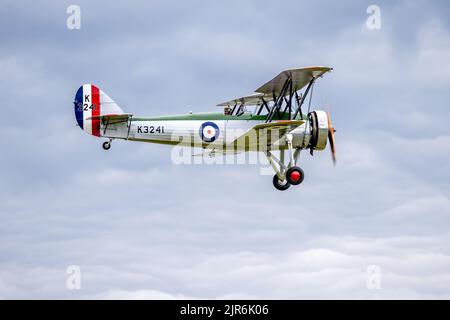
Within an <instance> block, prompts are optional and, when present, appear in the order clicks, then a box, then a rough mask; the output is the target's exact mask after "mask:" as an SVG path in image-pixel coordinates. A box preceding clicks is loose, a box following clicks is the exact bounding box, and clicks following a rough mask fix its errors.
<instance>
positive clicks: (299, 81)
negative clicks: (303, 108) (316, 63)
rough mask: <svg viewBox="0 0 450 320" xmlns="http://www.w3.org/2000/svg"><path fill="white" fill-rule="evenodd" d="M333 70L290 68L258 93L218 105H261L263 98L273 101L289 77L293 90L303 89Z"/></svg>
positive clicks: (259, 89)
mask: <svg viewBox="0 0 450 320" xmlns="http://www.w3.org/2000/svg"><path fill="white" fill-rule="evenodd" d="M331 70H333V68H329V67H307V68H299V69H289V70H285V71H282V72H281V73H280V74H279V75H277V76H276V77H275V78H273V79H272V80H270V81H269V82H267V83H265V84H263V85H262V86H261V87H259V88H258V89H256V90H255V92H256V93H254V94H251V95H249V96H245V97H240V98H236V99H233V100H230V101H226V102H222V103H220V104H218V106H221V107H225V106H233V105H239V104H244V105H261V104H262V103H263V99H264V100H265V101H266V102H270V101H273V97H274V95H275V96H278V95H279V94H280V93H281V91H282V90H283V85H284V84H285V82H286V81H287V79H289V78H291V79H292V92H295V91H298V90H301V89H302V88H303V87H304V86H306V85H307V84H308V83H309V82H310V81H311V80H312V79H314V78H317V77H320V76H322V75H323V74H325V73H327V72H328V71H331ZM289 94H290V92H289V91H286V95H289Z"/></svg>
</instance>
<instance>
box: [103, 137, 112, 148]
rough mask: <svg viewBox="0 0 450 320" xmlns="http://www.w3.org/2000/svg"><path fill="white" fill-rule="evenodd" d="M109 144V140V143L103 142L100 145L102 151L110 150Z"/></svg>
mask: <svg viewBox="0 0 450 320" xmlns="http://www.w3.org/2000/svg"><path fill="white" fill-rule="evenodd" d="M111 142H112V139H110V140H109V141H105V142H103V144H102V147H103V150H109V149H111Z"/></svg>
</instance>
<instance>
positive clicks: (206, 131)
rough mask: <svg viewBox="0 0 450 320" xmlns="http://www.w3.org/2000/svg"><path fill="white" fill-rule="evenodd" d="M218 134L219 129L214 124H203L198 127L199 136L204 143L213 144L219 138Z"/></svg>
mask: <svg viewBox="0 0 450 320" xmlns="http://www.w3.org/2000/svg"><path fill="white" fill-rule="evenodd" d="M219 133H220V130H219V127H218V126H217V124H215V123H214V122H210V121H208V122H204V123H203V124H202V125H201V126H200V130H199V134H200V138H202V140H203V141H204V142H214V141H215V140H216V139H217V138H218V137H219Z"/></svg>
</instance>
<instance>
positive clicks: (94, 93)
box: [74, 84, 124, 137]
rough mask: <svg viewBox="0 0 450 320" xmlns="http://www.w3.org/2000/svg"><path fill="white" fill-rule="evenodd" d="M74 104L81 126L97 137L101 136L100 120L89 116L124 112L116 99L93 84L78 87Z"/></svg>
mask: <svg viewBox="0 0 450 320" xmlns="http://www.w3.org/2000/svg"><path fill="white" fill-rule="evenodd" d="M74 104H75V118H76V120H77V123H78V125H79V126H80V128H81V129H83V130H84V131H85V132H86V133H88V134H91V135H93V136H97V137H100V120H99V119H98V118H97V119H95V118H94V119H89V118H91V117H95V116H101V115H106V114H123V113H124V112H123V110H122V109H121V108H120V107H119V106H118V105H117V104H116V103H115V102H114V100H112V99H111V98H110V97H109V96H108V95H107V94H106V93H104V92H103V91H102V90H100V89H99V88H98V87H96V86H94V85H93V84H84V85H82V86H81V87H80V88H79V89H78V91H77V93H76V94H75V102H74Z"/></svg>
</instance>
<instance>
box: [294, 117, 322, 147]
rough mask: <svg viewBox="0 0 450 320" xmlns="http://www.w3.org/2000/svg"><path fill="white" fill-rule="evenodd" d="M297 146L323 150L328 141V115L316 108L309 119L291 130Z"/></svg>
mask: <svg viewBox="0 0 450 320" xmlns="http://www.w3.org/2000/svg"><path fill="white" fill-rule="evenodd" d="M291 133H292V136H293V145H294V147H296V148H304V149H313V150H323V149H325V147H326V146H327V141H328V115H327V113H326V112H325V111H321V110H316V111H312V112H310V113H309V114H308V117H307V121H306V122H305V123H304V124H303V125H301V126H299V127H298V128H296V129H295V130H293V131H291Z"/></svg>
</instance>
